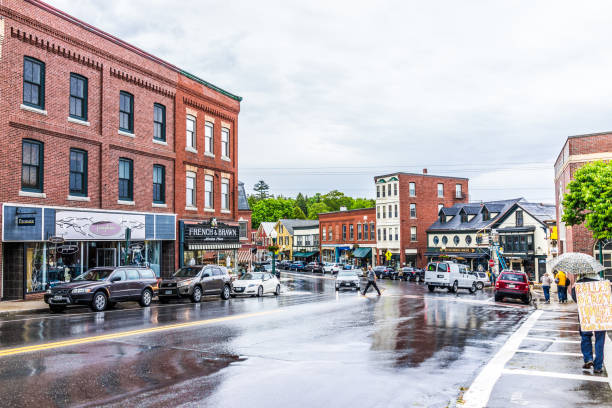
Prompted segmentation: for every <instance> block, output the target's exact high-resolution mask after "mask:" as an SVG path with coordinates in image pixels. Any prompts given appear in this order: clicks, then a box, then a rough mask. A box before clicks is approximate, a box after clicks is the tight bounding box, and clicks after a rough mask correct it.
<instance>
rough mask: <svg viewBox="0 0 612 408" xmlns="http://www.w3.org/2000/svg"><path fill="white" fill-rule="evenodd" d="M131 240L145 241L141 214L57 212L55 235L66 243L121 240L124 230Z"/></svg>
mask: <svg viewBox="0 0 612 408" xmlns="http://www.w3.org/2000/svg"><path fill="white" fill-rule="evenodd" d="M126 228H130V229H131V231H132V236H131V239H134V240H144V239H145V216H144V215H141V214H121V213H103V212H88V211H57V213H56V215H55V234H56V235H58V236H61V237H63V238H64V239H65V240H67V241H79V240H97V239H99V240H123V239H125V229H126Z"/></svg>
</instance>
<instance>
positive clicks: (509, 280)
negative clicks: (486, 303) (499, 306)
mask: <svg viewBox="0 0 612 408" xmlns="http://www.w3.org/2000/svg"><path fill="white" fill-rule="evenodd" d="M507 297H509V298H515V299H521V300H522V301H523V303H525V304H527V305H528V304H529V302H531V291H530V290H529V279H528V278H527V274H526V273H525V272H520V271H510V270H504V271H502V272H501V273H500V274H499V278H497V281H496V282H495V301H496V302H501V301H502V300H503V299H504V298H507Z"/></svg>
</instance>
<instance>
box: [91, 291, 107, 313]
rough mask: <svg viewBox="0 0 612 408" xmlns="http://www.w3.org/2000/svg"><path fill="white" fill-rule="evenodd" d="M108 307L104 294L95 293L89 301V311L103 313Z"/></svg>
mask: <svg viewBox="0 0 612 408" xmlns="http://www.w3.org/2000/svg"><path fill="white" fill-rule="evenodd" d="M107 305H108V298H107V297H106V294H105V293H104V292H96V293H95V294H94V297H93V299H92V301H91V306H90V307H91V310H93V311H94V312H103V311H104V310H106V306H107Z"/></svg>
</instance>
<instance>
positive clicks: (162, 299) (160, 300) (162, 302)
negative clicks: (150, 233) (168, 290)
mask: <svg viewBox="0 0 612 408" xmlns="http://www.w3.org/2000/svg"><path fill="white" fill-rule="evenodd" d="M169 301H170V299H168V298H159V303H161V304H164V305H165V304H167V303H168V302H169Z"/></svg>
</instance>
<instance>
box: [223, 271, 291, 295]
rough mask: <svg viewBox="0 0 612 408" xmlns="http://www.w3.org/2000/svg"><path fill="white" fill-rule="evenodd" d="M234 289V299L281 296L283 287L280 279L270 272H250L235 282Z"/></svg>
mask: <svg viewBox="0 0 612 408" xmlns="http://www.w3.org/2000/svg"><path fill="white" fill-rule="evenodd" d="M232 286H233V288H232V297H236V295H248V296H258V297H261V296H263V295H265V294H266V293H273V294H274V295H275V296H278V295H280V291H281V286H280V281H279V280H278V278H277V277H276V276H274V275H272V274H271V273H268V272H249V273H245V274H244V275H242V276H241V277H240V278H239V279H237V280H235V281H234V283H233V285H232Z"/></svg>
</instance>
